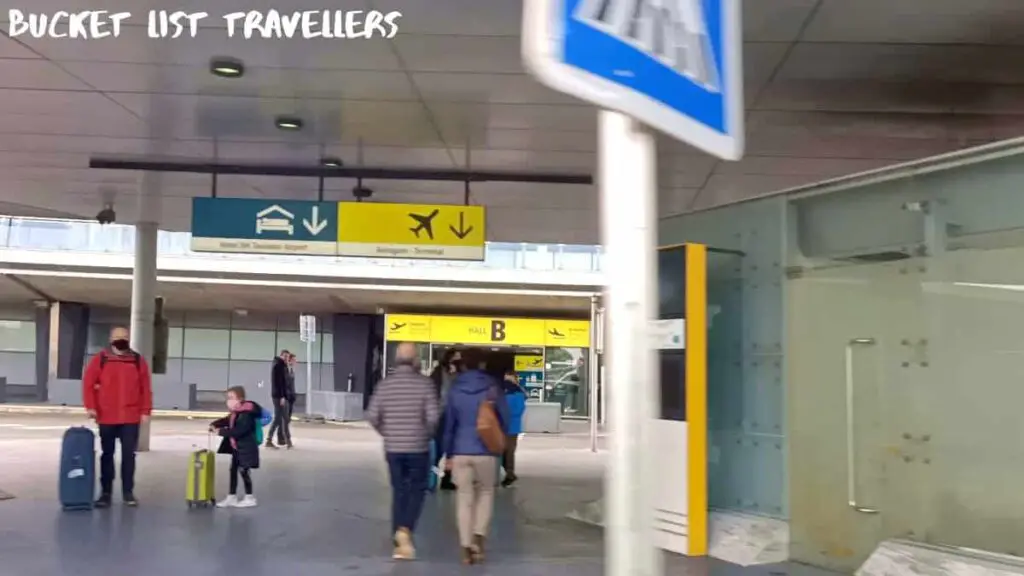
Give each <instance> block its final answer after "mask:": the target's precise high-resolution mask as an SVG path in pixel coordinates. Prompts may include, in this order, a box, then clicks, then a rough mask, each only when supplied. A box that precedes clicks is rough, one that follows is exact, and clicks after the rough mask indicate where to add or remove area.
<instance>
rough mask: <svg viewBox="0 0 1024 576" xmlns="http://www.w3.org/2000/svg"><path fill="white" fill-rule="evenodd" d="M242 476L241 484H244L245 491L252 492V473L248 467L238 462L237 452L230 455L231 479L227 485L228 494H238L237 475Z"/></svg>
mask: <svg viewBox="0 0 1024 576" xmlns="http://www.w3.org/2000/svg"><path fill="white" fill-rule="evenodd" d="M239 476H241V477H242V484H243V485H244V486H245V493H246V494H252V473H251V472H250V471H249V469H248V468H243V467H241V466H239V464H238V454H232V455H231V481H230V483H229V485H228V494H231V495H232V496H235V495H236V494H238V477H239Z"/></svg>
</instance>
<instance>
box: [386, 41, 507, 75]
mask: <svg viewBox="0 0 1024 576" xmlns="http://www.w3.org/2000/svg"><path fill="white" fill-rule="evenodd" d="M393 42H394V45H395V49H396V50H397V51H398V55H399V56H400V57H401V59H402V63H403V64H404V65H405V68H406V69H407V70H409V71H410V72H446V73H451V72H466V73H477V74H524V73H525V72H524V70H523V62H522V60H523V58H522V42H520V40H519V37H518V36H421V35H413V34H410V35H399V36H396V37H395V38H394V40H393Z"/></svg>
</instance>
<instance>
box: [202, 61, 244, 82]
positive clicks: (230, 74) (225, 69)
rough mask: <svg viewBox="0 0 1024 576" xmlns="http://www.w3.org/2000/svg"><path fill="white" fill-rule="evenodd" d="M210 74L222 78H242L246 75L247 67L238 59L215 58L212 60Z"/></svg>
mask: <svg viewBox="0 0 1024 576" xmlns="http://www.w3.org/2000/svg"><path fill="white" fill-rule="evenodd" d="M210 74H213V75H214V76H220V77H221V78H240V77H241V76H242V75H243V74H245V65H244V64H242V61H241V60H238V59H237V58H228V57H218V58H214V59H212V60H210Z"/></svg>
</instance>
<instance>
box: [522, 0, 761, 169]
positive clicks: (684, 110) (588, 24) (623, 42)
mask: <svg viewBox="0 0 1024 576" xmlns="http://www.w3.org/2000/svg"><path fill="white" fill-rule="evenodd" d="M740 2H741V0H526V2H525V13H524V16H523V46H522V49H523V60H524V63H525V65H526V67H527V69H528V70H529V71H530V72H531V73H532V74H533V75H534V76H535V77H536V78H537V79H538V80H540V82H541V83H543V84H545V85H547V86H548V87H550V88H552V89H554V90H557V91H559V92H563V93H566V94H569V95H572V96H575V97H577V98H580V99H582V100H586V101H588V102H591V103H593V104H595V105H597V106H599V107H602V108H606V109H609V110H616V111H619V112H622V113H624V114H628V115H630V116H632V117H633V118H636V119H637V120H640V121H641V122H644V123H645V124H648V125H649V126H651V127H652V128H655V129H657V130H660V131H662V132H665V133H667V134H668V135H670V136H673V137H675V138H676V139H678V140H681V141H683V142H686V143H688V144H691V145H693V146H695V147H697V148H700V149H701V150H704V151H705V152H708V153H710V154H713V155H715V156H718V157H720V158H723V159H727V160H738V159H739V158H741V157H742V156H743V40H742V29H741V27H742V24H741V17H740V12H741V9H740Z"/></svg>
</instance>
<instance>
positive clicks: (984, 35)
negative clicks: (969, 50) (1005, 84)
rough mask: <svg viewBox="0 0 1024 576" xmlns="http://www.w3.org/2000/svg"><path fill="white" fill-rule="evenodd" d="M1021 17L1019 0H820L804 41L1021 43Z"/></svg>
mask: <svg viewBox="0 0 1024 576" xmlns="http://www.w3.org/2000/svg"><path fill="white" fill-rule="evenodd" d="M753 1H755V2H756V1H757V0H753ZM750 3H751V0H748V1H747V4H750ZM1022 21H1024V3H1022V2H1019V1H1018V0H970V1H969V2H965V1H964V0H856V2H850V1H849V0H823V1H822V5H821V8H820V9H819V10H818V11H817V13H816V14H815V16H814V19H813V20H812V21H811V22H810V24H809V25H808V27H807V29H806V30H805V31H804V35H803V38H802V39H803V40H806V41H809V42H875V43H879V44H989V45H997V44H999V45H1006V44H1018V45H1020V44H1024V29H1022V28H1021V26H1020V23H1021V22H1022Z"/></svg>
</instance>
